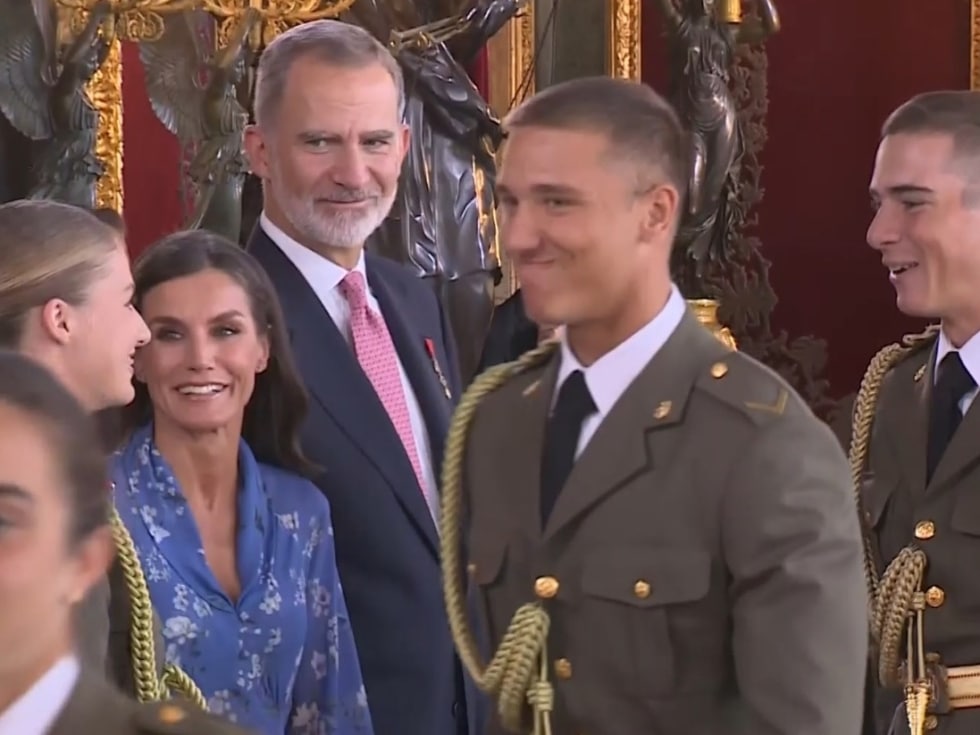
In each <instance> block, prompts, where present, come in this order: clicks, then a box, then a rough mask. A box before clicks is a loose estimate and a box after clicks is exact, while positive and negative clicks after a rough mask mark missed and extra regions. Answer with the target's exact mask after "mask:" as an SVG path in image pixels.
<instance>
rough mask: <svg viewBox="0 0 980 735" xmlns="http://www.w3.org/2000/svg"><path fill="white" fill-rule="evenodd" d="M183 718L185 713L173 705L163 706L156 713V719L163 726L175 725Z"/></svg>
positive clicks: (185, 715)
mask: <svg viewBox="0 0 980 735" xmlns="http://www.w3.org/2000/svg"><path fill="white" fill-rule="evenodd" d="M185 717H187V713H186V712H185V711H184V710H182V709H181V708H180V707H178V706H177V705H174V704H165V705H163V706H162V707H161V708H160V709H159V710H158V711H157V719H158V720H160V722H162V723H163V724H164V725H176V724H177V723H178V722H181V721H182V720H183V719H184V718H185Z"/></svg>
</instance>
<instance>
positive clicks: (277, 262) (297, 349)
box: [249, 227, 439, 554]
mask: <svg viewBox="0 0 980 735" xmlns="http://www.w3.org/2000/svg"><path fill="white" fill-rule="evenodd" d="M249 250H250V252H252V254H253V255H254V256H255V257H256V258H257V259H258V260H259V261H260V262H261V263H262V265H263V266H264V267H265V269H266V272H267V273H268V274H269V277H270V278H271V279H272V281H273V283H274V284H275V286H276V290H277V292H278V294H279V299H280V301H281V302H282V307H283V311H284V312H285V315H286V322H287V324H288V325H289V330H290V337H291V342H292V347H293V351H294V353H295V355H296V362H297V363H298V365H299V369H300V372H301V373H302V374H303V376H304V378H305V380H306V384H307V388H308V389H309V390H310V393H311V394H312V396H313V398H314V399H315V400H316V402H317V403H318V404H319V405H320V406H321V407H322V408H323V410H324V411H326V412H327V413H328V414H329V415H330V416H331V417H332V418H333V420H334V422H335V423H336V424H337V426H338V427H339V428H340V430H341V431H342V432H344V433H345V434H346V435H347V437H348V438H349V439H350V441H351V443H352V444H354V445H355V446H356V447H357V448H358V450H359V451H360V452H361V453H362V454H363V455H364V457H365V458H366V459H367V460H368V461H369V462H370V463H371V464H372V465H373V466H374V467H375V469H377V471H378V472H379V473H380V474H381V475H382V476H383V477H384V478H385V480H386V481H387V484H388V486H389V487H390V488H391V490H392V492H394V494H395V496H396V497H397V498H398V501H399V502H400V504H401V505H402V507H403V508H404V509H405V512H406V513H407V514H408V516H409V517H410V518H411V519H412V521H413V522H414V523H415V525H416V527H417V528H418V530H419V532H420V533H421V534H422V535H423V537H425V539H426V541H427V542H428V544H429V546H430V549H431V551H432V552H433V553H434V554H435V553H438V548H439V541H438V536H437V534H436V528H435V524H434V523H433V521H432V516H431V515H430V514H429V509H428V507H427V506H426V504H425V498H424V497H423V496H422V492H421V490H420V489H419V487H418V484H417V483H416V482H414V481H409V479H410V478H414V477H415V473H414V470H413V469H412V465H411V462H410V461H409V459H408V456H407V455H406V454H405V450H404V447H403V446H402V444H401V440H400V439H399V438H398V433H397V432H396V431H395V429H394V427H393V426H392V425H391V420H390V419H389V418H388V414H387V413H386V412H385V409H384V406H383V405H382V403H381V401H380V399H379V398H378V395H377V393H376V392H375V390H374V388H373V387H372V385H371V382H370V381H369V380H368V378H367V376H366V375H365V374H364V371H363V370H362V369H361V367H360V365H359V364H358V362H357V358H356V357H355V355H354V353H353V351H352V350H351V349H350V346H349V345H348V344H347V341H346V340H345V339H344V337H343V336H342V335H341V334H340V330H338V329H337V326H336V325H335V324H334V322H333V319H331V318H330V315H329V314H328V313H327V311H326V309H324V308H323V304H321V303H320V300H319V299H318V298H317V296H316V294H315V293H314V292H313V289H311V288H310V286H309V284H308V283H307V282H306V279H305V278H304V277H303V275H302V274H301V273H300V272H299V271H298V270H297V269H296V267H295V266H294V265H293V264H292V262H291V261H290V260H289V259H288V258H287V257H286V256H285V255H284V254H283V253H282V251H280V250H279V248H277V247H276V246H275V244H274V243H273V242H272V241H271V240H269V238H268V236H266V234H265V233H264V232H262V230H261V228H258V227H256V230H255V233H254V234H253V236H252V241H251V243H250V246H249ZM372 287H373V286H372ZM379 301H380V299H379ZM391 311H392V310H391V309H388V311H387V312H386V313H385V320H386V321H387V320H388V312H391ZM389 329H390V327H389ZM394 339H395V337H394V335H392V340H394ZM402 339H403V340H404V339H405V337H404V335H403V336H402ZM396 349H399V346H398V344H397V343H396ZM403 359H404V358H403ZM407 369H408V368H407V366H406V370H407ZM326 469H327V472H328V473H329V467H328V468H326Z"/></svg>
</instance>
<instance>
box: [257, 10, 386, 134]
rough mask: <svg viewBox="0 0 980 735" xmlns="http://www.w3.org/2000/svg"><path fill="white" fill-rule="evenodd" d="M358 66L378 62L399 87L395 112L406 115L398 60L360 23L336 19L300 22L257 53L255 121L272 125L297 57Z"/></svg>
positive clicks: (349, 66) (332, 63) (350, 66)
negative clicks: (355, 23)
mask: <svg viewBox="0 0 980 735" xmlns="http://www.w3.org/2000/svg"><path fill="white" fill-rule="evenodd" d="M304 58H311V59H314V60H316V61H319V62H322V63H324V64H329V65H335V66H340V67H346V68H360V67H365V66H371V65H373V64H381V66H383V67H384V69H385V71H387V72H388V75H389V76H390V77H391V81H392V82H394V84H395V89H396V90H397V91H398V116H399V118H403V117H404V115H405V80H404V77H403V76H402V70H401V67H399V66H398V61H397V60H396V59H395V57H394V56H392V55H391V53H390V52H389V51H388V49H386V48H385V47H384V46H383V45H382V44H381V43H380V42H379V41H378V40H377V39H376V38H375V37H374V36H372V35H371V34H370V33H368V32H367V31H366V30H364V29H363V28H361V27H360V26H355V25H353V24H351V23H344V22H342V21H338V20H315V21H311V22H309V23H302V24H300V25H298V26H295V27H293V28H290V29H289V30H288V31H286V32H285V33H282V34H280V35H279V36H277V37H276V38H275V39H273V41H272V43H270V44H269V45H268V46H267V47H266V48H265V50H264V51H263V52H262V55H261V56H260V57H259V68H258V74H257V77H256V81H255V121H256V122H257V123H258V125H259V127H270V126H272V125H275V119H276V117H277V115H278V113H279V107H280V106H281V104H282V95H283V90H284V89H285V86H286V76H287V75H288V74H289V70H290V69H291V68H292V67H293V64H295V63H296V62H297V61H299V60H300V59H304Z"/></svg>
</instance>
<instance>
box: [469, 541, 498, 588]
mask: <svg viewBox="0 0 980 735" xmlns="http://www.w3.org/2000/svg"><path fill="white" fill-rule="evenodd" d="M506 556H507V545H506V544H504V543H501V542H500V541H485V542H482V543H479V542H474V543H473V548H472V549H471V550H470V561H469V565H468V567H467V570H468V571H469V573H470V576H471V577H472V578H473V581H474V582H476V583H477V584H479V585H481V586H486V585H488V584H493V583H494V582H496V581H497V578H498V577H499V576H500V571H501V569H503V567H504V559H505V558H506Z"/></svg>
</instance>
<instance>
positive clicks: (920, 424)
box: [886, 348, 936, 492]
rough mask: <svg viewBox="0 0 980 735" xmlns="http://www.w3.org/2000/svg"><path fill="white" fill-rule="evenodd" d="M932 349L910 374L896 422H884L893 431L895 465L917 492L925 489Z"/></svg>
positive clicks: (933, 360)
mask: <svg viewBox="0 0 980 735" xmlns="http://www.w3.org/2000/svg"><path fill="white" fill-rule="evenodd" d="M935 355H936V350H935V348H933V349H932V350H931V352H930V356H929V360H928V362H926V363H925V364H924V365H922V366H920V367H918V368H916V370H915V372H914V374H913V375H912V378H911V380H912V387H911V390H912V400H911V401H909V402H908V403H903V404H902V405H901V407H900V408H899V410H900V411H901V413H900V415H899V416H897V417H896V420H893V421H888V422H887V424H886V425H888V426H889V427H890V428H891V430H893V431H895V432H897V435H898V441H897V442H896V444H895V446H896V449H897V452H896V454H897V459H898V465H899V467H901V468H902V471H903V472H904V473H905V476H906V479H907V480H908V483H909V487H911V488H913V490H914V492H921V491H922V490H924V489H925V487H926V449H927V447H928V443H929V402H930V401H931V400H932V384H933V382H934V377H933V376H934V375H935V359H936V358H935Z"/></svg>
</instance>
